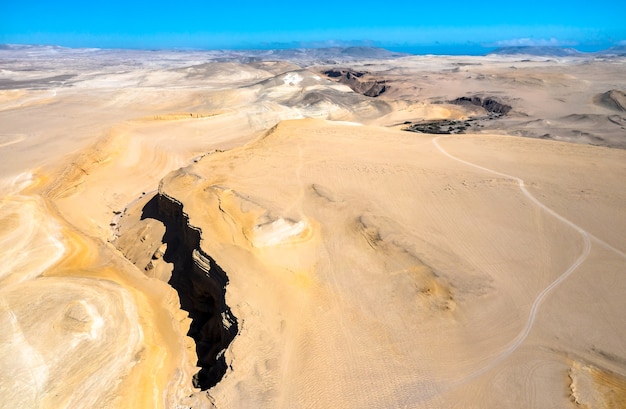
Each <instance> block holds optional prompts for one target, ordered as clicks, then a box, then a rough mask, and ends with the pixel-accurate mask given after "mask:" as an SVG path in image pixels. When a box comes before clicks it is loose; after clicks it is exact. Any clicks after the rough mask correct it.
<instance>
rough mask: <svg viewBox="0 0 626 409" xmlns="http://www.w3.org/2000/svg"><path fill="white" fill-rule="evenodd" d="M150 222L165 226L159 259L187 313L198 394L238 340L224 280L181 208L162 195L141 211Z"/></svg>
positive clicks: (212, 381) (218, 374)
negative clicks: (169, 268) (168, 268)
mask: <svg viewBox="0 0 626 409" xmlns="http://www.w3.org/2000/svg"><path fill="white" fill-rule="evenodd" d="M146 218H152V219H155V220H158V221H160V222H162V223H163V224H164V225H165V228H166V230H165V235H164V236H163V243H164V244H166V245H167V250H166V251H165V254H164V255H163V259H164V260H165V261H166V262H168V263H172V264H173V271H172V277H171V278H170V280H169V282H168V283H169V284H170V285H171V286H172V287H173V288H174V289H175V290H176V291H177V292H178V296H179V298H180V305H181V308H182V309H183V310H185V311H187V312H188V313H189V318H191V320H192V321H191V326H190V328H189V333H188V334H187V335H188V336H189V337H191V338H192V339H193V340H194V341H195V343H196V353H197V355H198V366H199V367H200V368H202V369H201V370H200V371H199V372H198V373H197V374H195V375H194V378H193V383H194V386H195V387H196V388H200V389H201V390H207V389H209V388H211V387H213V386H215V385H216V384H217V383H218V382H219V381H220V380H221V379H222V377H223V376H224V374H225V373H226V370H227V364H226V360H225V357H224V350H225V349H226V348H227V347H228V345H229V344H230V342H231V341H232V340H233V338H234V337H235V335H237V328H238V326H237V319H236V318H235V316H233V314H232V313H231V311H230V308H229V307H228V306H227V305H226V301H225V294H226V286H227V285H228V277H227V275H226V273H225V272H224V270H222V268H221V267H220V266H218V265H217V264H216V263H215V260H213V259H212V258H211V257H210V256H209V255H207V254H205V253H204V252H203V251H202V250H201V249H200V240H201V231H200V230H199V229H197V228H194V227H192V226H190V225H189V218H188V217H187V215H186V214H185V213H184V212H183V206H182V204H181V203H179V202H177V201H176V200H174V199H172V198H169V197H166V196H164V195H162V194H157V195H155V196H154V197H153V198H152V199H151V200H150V201H149V202H148V203H147V204H146V205H145V207H144V209H143V213H142V219H146Z"/></svg>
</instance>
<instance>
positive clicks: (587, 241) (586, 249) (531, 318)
mask: <svg viewBox="0 0 626 409" xmlns="http://www.w3.org/2000/svg"><path fill="white" fill-rule="evenodd" d="M440 138H446V137H445V136H443V137H442V136H438V137H435V138H434V139H433V140H432V142H433V144H434V145H435V147H436V148H437V149H438V150H439V151H440V152H441V153H442V154H444V155H445V156H447V157H449V158H450V159H453V160H455V161H457V162H460V163H463V164H465V165H467V166H471V167H473V168H476V169H480V170H483V171H485V172H488V173H491V174H494V175H498V176H502V177H505V178H507V179H512V180H514V181H516V182H517V184H518V185H519V188H520V190H521V191H522V193H523V194H524V196H526V197H527V198H528V199H530V200H531V201H532V202H533V203H534V204H535V205H537V206H538V207H539V208H541V209H543V210H544V211H545V212H546V213H548V214H549V215H551V216H553V217H554V218H556V219H557V220H559V221H561V222H562V223H564V224H566V225H567V226H569V227H571V228H572V229H574V230H576V231H577V232H578V233H579V234H580V235H581V237H582V239H583V243H584V246H583V250H582V252H581V254H580V256H579V257H578V258H577V259H576V261H574V263H572V264H571V265H570V266H569V268H568V269H567V270H566V271H565V272H564V273H563V274H561V275H560V276H559V277H557V278H556V279H555V280H554V281H553V282H552V283H551V284H550V285H548V286H547V287H546V288H544V289H543V290H542V291H541V292H540V293H539V294H538V295H537V297H536V298H535V300H534V302H533V304H532V306H531V308H530V312H529V313H528V319H527V320H526V325H525V326H524V328H523V330H522V331H521V332H520V333H519V334H518V335H517V337H515V339H514V340H513V342H512V343H511V344H510V345H509V346H508V347H507V348H506V349H505V350H503V351H502V352H501V353H500V354H498V355H497V356H496V357H494V358H492V360H491V361H490V362H489V363H488V364H487V365H485V366H484V367H482V368H480V369H478V370H476V371H475V372H473V373H471V374H470V375H468V376H467V377H465V378H463V379H461V380H460V381H458V382H456V383H455V384H453V386H452V388H454V387H457V386H460V385H461V384H463V383H466V382H468V381H470V380H472V379H475V378H477V377H479V376H481V375H483V374H484V373H486V372H487V371H489V370H491V369H492V368H494V367H495V366H496V365H498V364H499V363H500V362H502V361H503V360H504V359H506V358H507V357H508V356H509V355H511V354H512V353H513V352H514V351H515V350H516V349H517V348H519V346H520V345H521V344H522V343H523V342H524V340H525V339H526V337H528V334H530V331H531V330H532V327H533V325H534V323H535V318H536V316H537V312H538V310H539V307H540V306H541V303H542V302H543V300H544V299H545V298H546V296H547V295H548V294H549V293H550V292H551V291H552V290H553V289H555V288H556V287H557V286H558V285H559V284H561V283H562V282H563V281H565V280H566V279H567V278H568V277H569V276H570V275H571V274H572V273H573V272H574V270H576V269H577V268H578V267H580V265H581V264H582V263H583V262H584V261H585V260H586V259H587V257H588V256H589V253H590V251H591V240H594V241H596V242H598V243H599V244H601V245H602V246H604V247H606V248H607V249H609V250H612V251H613V252H615V253H616V254H618V255H620V256H621V257H623V258H626V254H625V253H624V252H622V251H620V250H618V249H616V248H615V247H613V246H611V245H610V244H608V243H606V242H605V241H603V240H600V239H599V238H597V237H595V236H593V235H592V234H590V233H588V232H587V231H586V230H584V229H583V228H582V227H580V226H578V225H577V224H575V223H574V222H572V221H570V220H568V219H566V218H565V217H563V216H562V215H560V214H559V213H557V212H556V211H554V210H552V209H550V208H549V207H548V206H546V205H544V204H543V203H541V202H540V201H539V200H538V199H537V198H536V197H535V196H533V195H532V194H531V193H530V192H529V191H528V190H527V189H526V186H525V185H524V181H523V180H522V179H520V178H518V177H516V176H512V175H509V174H506V173H502V172H498V171H495V170H492V169H489V168H486V167H483V166H480V165H476V164H474V163H472V162H468V161H465V160H463V159H460V158H457V157H456V156H453V155H451V154H449V153H448V152H447V151H446V150H445V149H443V148H442V147H441V145H439V143H438V142H437V140H438V139H440Z"/></svg>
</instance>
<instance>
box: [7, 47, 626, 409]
mask: <svg viewBox="0 0 626 409" xmlns="http://www.w3.org/2000/svg"><path fill="white" fill-rule="evenodd" d="M517 51H519V50H517ZM625 204H626V57H625V56H624V54H623V53H622V54H621V55H620V54H616V53H613V54H611V53H608V54H606V53H605V54H588V55H585V54H581V55H537V54H532V53H530V52H529V53H519V52H512V51H511V52H510V53H507V52H501V53H495V54H490V55H486V56H428V55H426V56H415V55H403V54H399V53H392V52H388V51H385V50H382V49H373V48H358V47H355V48H330V49H310V50H277V51H250V52H246V51H132V50H104V49H102V50H101V49H66V48H60V47H37V46H4V47H2V49H0V243H1V253H0V254H2V263H1V264H0V362H1V364H0V396H2V399H0V407H1V408H219V409H222V408H285V409H287V408H360V409H362V408H466V409H467V408H572V409H576V408H607V409H609V408H612V409H615V408H623V407H626V342H625V341H626V318H625V315H624V311H626V276H625V274H626V235H625V233H624V232H626V206H625Z"/></svg>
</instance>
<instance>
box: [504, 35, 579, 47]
mask: <svg viewBox="0 0 626 409" xmlns="http://www.w3.org/2000/svg"><path fill="white" fill-rule="evenodd" d="M577 44H578V43H577V42H575V41H563V40H558V39H556V38H554V37H552V38H549V39H546V38H528V37H526V38H515V39H511V40H500V41H496V42H495V43H494V44H493V45H494V46H496V47H564V46H574V45H577Z"/></svg>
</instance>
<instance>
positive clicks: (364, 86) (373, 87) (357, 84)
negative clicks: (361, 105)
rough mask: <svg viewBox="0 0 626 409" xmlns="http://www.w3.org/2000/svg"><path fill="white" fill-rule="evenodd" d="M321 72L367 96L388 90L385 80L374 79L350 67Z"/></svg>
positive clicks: (375, 95) (373, 95)
mask: <svg viewBox="0 0 626 409" xmlns="http://www.w3.org/2000/svg"><path fill="white" fill-rule="evenodd" d="M322 73H323V74H324V75H326V76H327V77H328V78H331V79H334V80H336V81H338V82H340V83H342V84H345V85H347V86H349V87H350V88H352V90H353V91H354V92H358V93H359V94H362V95H365V96H368V97H377V96H379V95H380V94H382V93H384V92H385V91H387V90H388V86H387V84H386V83H385V80H379V79H376V78H374V77H373V76H372V75H370V74H369V73H366V72H360V71H354V70H350V69H331V70H326V71H323V72H322Z"/></svg>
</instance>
